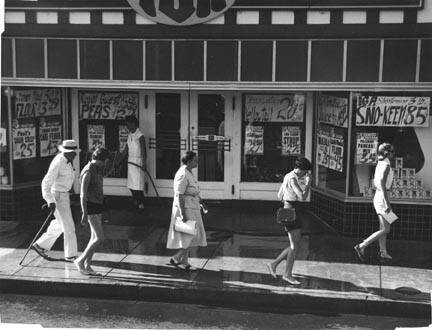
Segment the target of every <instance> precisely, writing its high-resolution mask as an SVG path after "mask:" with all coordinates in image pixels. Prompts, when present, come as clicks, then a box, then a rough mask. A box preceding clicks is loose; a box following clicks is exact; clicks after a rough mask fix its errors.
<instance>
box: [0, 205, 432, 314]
mask: <svg viewBox="0 0 432 330" xmlns="http://www.w3.org/2000/svg"><path fill="white" fill-rule="evenodd" d="M209 207H210V209H211V212H210V213H209V214H208V216H205V217H204V222H205V226H206V228H207V229H208V230H207V238H208V246H207V247H204V248H193V249H192V250H191V257H190V263H191V264H192V265H193V266H194V267H196V268H198V269H197V270H196V271H191V272H186V271H184V270H181V269H178V268H175V267H172V266H170V265H169V257H170V255H171V254H173V251H171V250H167V249H166V248H165V245H166V236H167V227H168V222H169V212H170V210H169V205H168V203H165V205H159V204H154V205H150V206H149V207H148V208H147V210H146V211H145V212H144V213H135V212H131V211H126V210H124V209H121V208H114V209H111V210H110V211H109V212H107V213H106V214H104V219H105V221H104V230H105V236H106V240H105V241H104V243H103V245H102V246H101V247H100V248H99V249H98V252H97V253H96V254H95V257H94V267H93V268H95V270H96V271H98V272H99V273H101V274H102V276H101V277H87V276H83V275H81V274H80V273H79V272H78V271H77V270H76V269H75V267H74V265H73V264H71V263H65V262H62V261H57V262H56V261H46V260H44V259H42V258H40V257H38V256H37V255H36V253H35V252H33V251H31V252H30V253H29V254H28V256H27V258H26V260H25V261H24V263H23V265H22V266H19V265H18V263H19V261H20V260H21V258H22V256H23V255H24V253H25V247H26V246H27V245H28V242H29V241H30V240H31V238H32V235H34V233H36V231H37V229H38V226H39V225H40V223H37V222H27V223H22V224H19V225H16V224H6V223H3V227H2V228H3V229H1V228H0V290H1V291H2V292H17V293H30V294H53V295H57V294H58V295H76V296H86V297H94V298H96V297H104V298H106V297H108V298H110V297H112V298H114V297H115V298H123V299H138V300H158V301H182V302H192V303H206V304H216V305H222V306H225V305H230V304H231V305H236V306H246V307H251V308H257V309H260V308H261V309H262V308H264V309H265V308H269V309H272V310H275V309H278V308H280V309H281V310H283V309H294V310H295V309H298V310H301V309H308V308H309V309H316V310H335V311H340V312H349V313H360V314H383V315H406V316H420V317H429V316H430V292H431V290H432V254H431V251H432V243H431V242H412V241H389V242H388V249H389V251H390V253H391V254H392V255H393V256H394V260H393V261H391V262H388V263H386V264H380V262H379V261H378V260H377V258H376V257H375V256H376V252H377V250H376V249H377V248H376V247H373V248H372V247H371V248H370V250H369V251H368V257H367V262H366V263H361V262H359V260H358V259H357V257H356V255H355V252H354V250H353V246H354V245H355V244H356V243H357V242H358V241H357V240H356V239H352V238H349V237H342V236H340V235H338V234H337V233H335V232H334V231H332V230H331V229H329V228H327V227H326V226H324V225H323V224H322V223H321V222H320V221H319V219H317V218H315V217H314V216H312V215H308V216H307V219H305V221H304V228H303V237H302V240H301V243H300V248H299V251H298V253H297V260H296V262H295V265H294V276H295V277H296V278H297V279H298V280H299V281H300V282H301V284H300V285H299V286H291V285H289V284H287V283H286V282H284V281H283V280H282V279H281V274H282V272H283V269H284V267H285V263H284V262H283V263H281V265H280V266H279V268H278V270H277V273H278V278H277V279H274V278H273V277H271V276H270V274H269V273H268V270H267V268H266V263H268V262H270V261H271V260H272V259H274V258H275V257H276V256H277V255H278V253H279V252H280V251H281V250H282V249H283V248H284V247H286V246H287V237H286V236H284V232H283V231H281V229H280V228H279V227H278V226H277V225H276V224H275V223H274V220H273V213H274V209H275V207H277V204H275V206H274V205H269V204H268V203H267V204H265V203H264V204H262V205H261V204H259V203H258V204H257V205H255V206H254V207H250V206H249V207H247V208H239V207H238V206H237V207H234V206H232V207H231V208H230V206H229V205H221V204H217V203H215V204H213V205H212V204H210V205H209ZM75 211H76V210H75ZM76 228H77V236H78V248H79V250H80V251H82V250H83V249H84V248H85V246H86V244H87V241H88V237H89V230H88V228H86V227H82V226H80V225H79V224H77V227H76ZM50 256H51V257H54V258H63V251H62V242H61V240H59V241H58V242H57V243H56V245H55V246H54V249H53V251H51V252H50ZM400 313H402V314H400Z"/></svg>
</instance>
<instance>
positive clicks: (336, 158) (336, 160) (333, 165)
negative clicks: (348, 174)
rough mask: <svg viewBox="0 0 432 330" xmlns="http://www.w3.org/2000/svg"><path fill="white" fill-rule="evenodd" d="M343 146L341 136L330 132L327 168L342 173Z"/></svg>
mask: <svg viewBox="0 0 432 330" xmlns="http://www.w3.org/2000/svg"><path fill="white" fill-rule="evenodd" d="M343 145H344V139H343V136H342V135H339V134H335V133H334V132H332V133H331V136H330V163H329V166H328V167H329V168H330V169H332V170H335V171H338V172H343V151H344V147H343Z"/></svg>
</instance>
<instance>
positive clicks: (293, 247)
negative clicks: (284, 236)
mask: <svg viewBox="0 0 432 330" xmlns="http://www.w3.org/2000/svg"><path fill="white" fill-rule="evenodd" d="M288 237H289V240H290V247H289V250H288V253H287V256H286V260H287V263H286V268H285V274H284V276H283V278H284V279H285V280H288V282H289V283H291V284H300V283H299V282H298V281H297V280H296V279H295V278H293V277H292V269H293V267H294V261H295V255H296V252H297V248H298V245H299V243H300V239H301V230H300V229H294V230H291V231H289V232H288Z"/></svg>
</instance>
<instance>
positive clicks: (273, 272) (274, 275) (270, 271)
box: [266, 264, 277, 278]
mask: <svg viewBox="0 0 432 330" xmlns="http://www.w3.org/2000/svg"><path fill="white" fill-rule="evenodd" d="M266 266H267V269H268V271H269V273H270V275H271V276H273V277H274V278H277V275H276V272H275V270H274V269H273V267H272V266H271V265H270V264H266Z"/></svg>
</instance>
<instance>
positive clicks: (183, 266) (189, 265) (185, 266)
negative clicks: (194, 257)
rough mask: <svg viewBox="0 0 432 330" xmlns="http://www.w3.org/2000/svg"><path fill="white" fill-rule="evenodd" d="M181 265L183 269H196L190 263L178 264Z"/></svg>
mask: <svg viewBox="0 0 432 330" xmlns="http://www.w3.org/2000/svg"><path fill="white" fill-rule="evenodd" d="M180 265H181V266H182V267H180V268H181V269H184V270H185V271H188V272H189V271H194V270H197V269H196V268H195V267H193V266H192V265H191V264H186V265H185V264H180Z"/></svg>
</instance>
